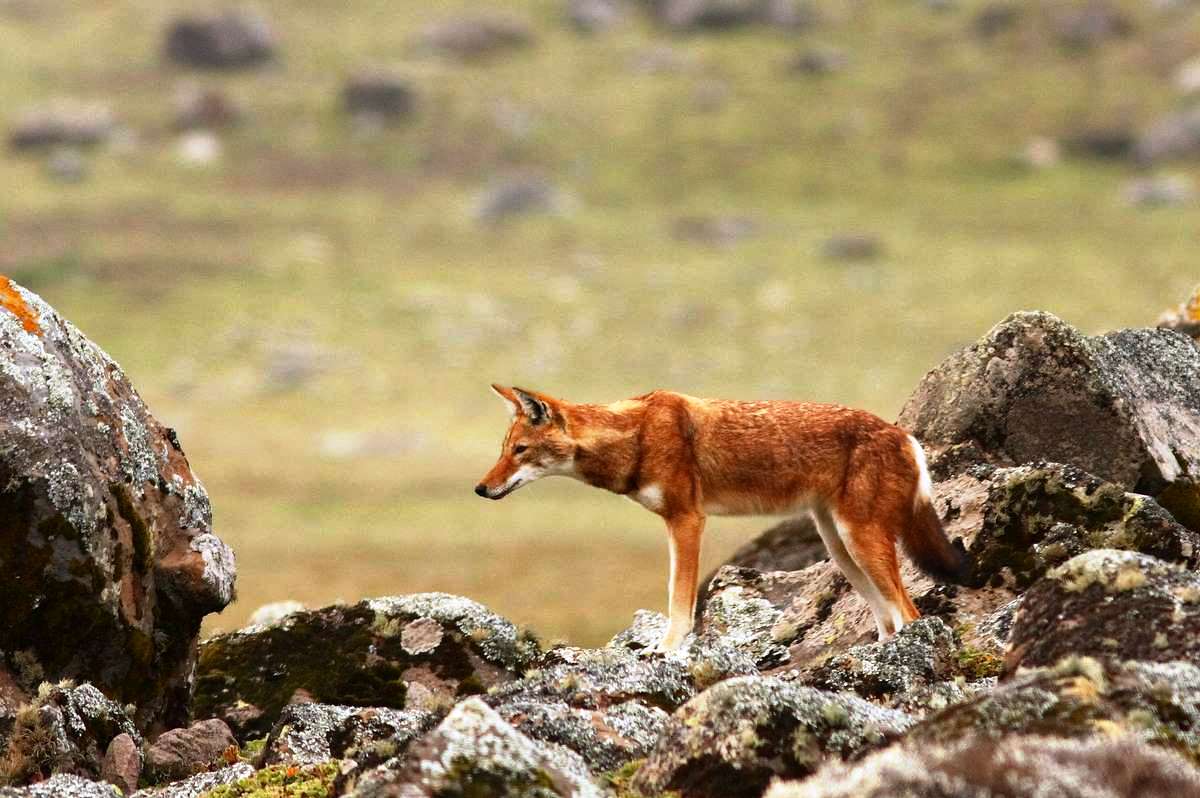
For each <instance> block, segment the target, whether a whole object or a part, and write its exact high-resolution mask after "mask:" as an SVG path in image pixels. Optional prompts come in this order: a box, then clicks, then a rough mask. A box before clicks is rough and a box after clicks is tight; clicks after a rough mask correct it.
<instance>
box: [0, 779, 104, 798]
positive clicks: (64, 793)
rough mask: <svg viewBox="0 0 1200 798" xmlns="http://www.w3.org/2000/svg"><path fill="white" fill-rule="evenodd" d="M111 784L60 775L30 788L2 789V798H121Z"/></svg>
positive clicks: (0, 788) (0, 793) (0, 792)
mask: <svg viewBox="0 0 1200 798" xmlns="http://www.w3.org/2000/svg"><path fill="white" fill-rule="evenodd" d="M120 796H121V793H120V792H119V791H118V790H117V788H116V787H114V786H113V785H111V784H106V783H104V782H95V781H89V780H88V779H85V778H83V777H82V776H72V775H68V774H58V775H55V776H51V777H50V778H48V779H46V780H45V781H43V782H39V783H37V784H32V785H30V786H28V787H19V788H18V787H0V798H120Z"/></svg>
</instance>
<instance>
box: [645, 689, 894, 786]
mask: <svg viewBox="0 0 1200 798" xmlns="http://www.w3.org/2000/svg"><path fill="white" fill-rule="evenodd" d="M910 725H912V719H911V718H910V717H908V716H907V715H905V714H903V713H901V712H897V711H895V710H890V709H883V708H880V707H877V706H875V705H873V704H871V703H868V702H867V701H864V700H862V699H860V698H856V697H853V696H846V695H835V694H832V693H826V692H823V691H821V690H815V689H812V688H808V687H800V686H797V685H793V684H787V683H786V682H782V681H780V680H778V679H767V678H763V677H758V676H748V677H742V678H737V679H730V680H728V681H724V682H721V683H720V684H717V685H715V686H714V687H711V688H709V689H708V690H706V691H705V692H703V693H701V694H700V695H698V696H697V697H696V698H694V699H692V700H691V701H689V702H688V703H687V704H685V705H684V706H682V707H680V709H679V710H677V711H676V713H675V715H674V716H673V719H672V723H671V725H670V726H669V727H668V729H667V732H666V733H665V734H664V735H663V736H662V737H661V738H660V739H659V741H658V743H657V744H656V745H655V747H654V750H652V751H651V752H650V755H649V756H648V757H647V758H646V761H645V763H644V764H643V765H642V766H641V768H640V769H639V770H638V772H637V774H636V775H635V776H634V779H633V782H632V784H631V786H632V788H633V789H634V790H636V791H640V792H642V793H645V794H647V795H657V794H659V793H661V792H663V791H667V790H677V791H679V792H681V793H682V794H684V795H687V796H690V797H694V798H707V797H708V796H711V797H712V798H718V797H719V798H741V797H742V796H746V797H747V798H749V797H750V796H753V797H754V798H757V796H759V795H761V794H762V792H763V790H764V789H765V788H766V786H767V784H768V782H769V781H770V780H771V779H772V778H775V777H784V778H788V777H791V778H798V777H801V776H805V775H808V774H809V773H811V772H813V771H814V770H815V769H816V768H817V767H818V766H819V765H820V764H821V763H822V762H824V761H825V760H826V759H827V758H832V757H851V756H855V755H858V754H861V753H863V752H865V751H868V750H870V749H871V748H876V747H880V746H882V745H884V744H886V743H887V742H889V741H891V740H893V739H895V738H897V737H899V736H900V735H901V734H903V732H904V731H905V730H906V729H907V728H908V727H909V726H910Z"/></svg>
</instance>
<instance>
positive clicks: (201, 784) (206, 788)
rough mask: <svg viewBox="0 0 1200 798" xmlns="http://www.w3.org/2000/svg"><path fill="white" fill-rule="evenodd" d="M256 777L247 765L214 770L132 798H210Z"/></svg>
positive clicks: (240, 764) (139, 793)
mask: <svg viewBox="0 0 1200 798" xmlns="http://www.w3.org/2000/svg"><path fill="white" fill-rule="evenodd" d="M253 775H254V768H253V767H252V766H251V765H249V764H247V763H245V762H238V763H237V764H236V765H230V766H229V767H224V768H221V769H220V770H213V771H210V772H208V773H197V774H196V775H195V776H191V777H189V778H186V779H184V780H183V781H177V782H175V783H174V784H168V785H167V786H165V787H158V788H154V789H145V790H139V791H137V792H135V793H134V794H133V796H132V798H201V797H202V796H203V798H210V796H209V793H210V792H211V791H212V790H215V789H216V788H218V787H225V786H228V785H231V784H237V783H238V782H240V781H242V780H244V779H248V778H250V777H251V776H253Z"/></svg>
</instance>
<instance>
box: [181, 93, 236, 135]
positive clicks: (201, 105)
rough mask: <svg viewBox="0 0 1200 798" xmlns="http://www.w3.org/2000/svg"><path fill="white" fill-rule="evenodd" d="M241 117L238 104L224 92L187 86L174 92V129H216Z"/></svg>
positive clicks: (226, 125)
mask: <svg viewBox="0 0 1200 798" xmlns="http://www.w3.org/2000/svg"><path fill="white" fill-rule="evenodd" d="M243 116H244V111H243V109H242V106H241V104H240V103H239V102H238V101H237V100H235V99H234V98H233V97H232V96H230V95H229V94H228V93H227V92H226V91H225V90H224V89H220V88H217V87H215V86H198V85H196V84H193V83H187V84H184V85H182V86H180V87H179V88H178V89H177V90H176V91H175V128H176V130H219V129H221V128H226V127H232V126H233V125H236V124H237V123H238V122H240V121H241V120H242V117H243Z"/></svg>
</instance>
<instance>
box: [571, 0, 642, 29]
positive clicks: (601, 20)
mask: <svg viewBox="0 0 1200 798" xmlns="http://www.w3.org/2000/svg"><path fill="white" fill-rule="evenodd" d="M627 11H628V9H627V8H626V7H625V2H624V0H567V19H568V20H569V21H570V23H571V25H572V27H574V28H575V30H577V31H579V32H580V33H601V32H603V31H606V30H609V29H610V28H613V27H615V26H616V25H617V24H618V23H620V22H621V21H622V19H624V17H625V14H626V12H627Z"/></svg>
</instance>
